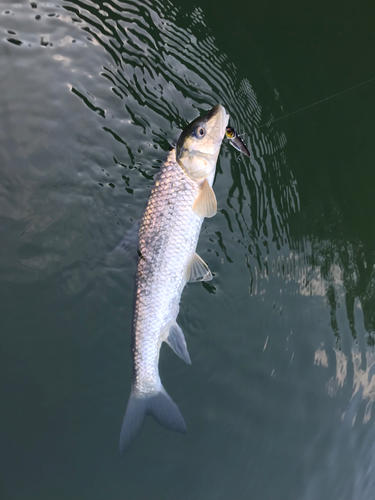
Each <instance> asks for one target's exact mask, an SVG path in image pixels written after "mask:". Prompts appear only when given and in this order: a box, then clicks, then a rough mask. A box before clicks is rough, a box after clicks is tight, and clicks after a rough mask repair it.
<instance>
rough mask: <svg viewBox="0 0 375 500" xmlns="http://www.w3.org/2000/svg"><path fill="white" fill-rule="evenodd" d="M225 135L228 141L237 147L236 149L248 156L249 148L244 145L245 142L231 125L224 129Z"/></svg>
mask: <svg viewBox="0 0 375 500" xmlns="http://www.w3.org/2000/svg"><path fill="white" fill-rule="evenodd" d="M225 135H226V137H227V139H229V143H230V144H231V145H232V146H233V147H234V148H235V149H237V151H240V152H241V153H243V154H245V155H246V156H248V157H249V158H250V153H249V150H248V149H247V147H246V144H245V143H244V142H243V140H242V139H241V137H240V136H239V135H238V134H237V132H236V131H235V130H234V128H232V127H227V128H226V130H225Z"/></svg>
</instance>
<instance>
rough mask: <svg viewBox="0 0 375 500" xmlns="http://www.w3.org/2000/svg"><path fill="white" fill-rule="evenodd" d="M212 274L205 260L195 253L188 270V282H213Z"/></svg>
mask: <svg viewBox="0 0 375 500" xmlns="http://www.w3.org/2000/svg"><path fill="white" fill-rule="evenodd" d="M211 280H212V274H211V271H210V269H209V267H208V265H207V264H206V263H205V262H204V260H203V259H202V258H201V257H199V255H198V254H197V253H195V254H194V255H193V257H192V259H191V260H190V262H189V264H188V267H187V269H186V281H211Z"/></svg>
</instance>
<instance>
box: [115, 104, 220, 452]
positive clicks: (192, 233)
mask: <svg viewBox="0 0 375 500" xmlns="http://www.w3.org/2000/svg"><path fill="white" fill-rule="evenodd" d="M228 120H229V115H228V113H227V112H226V110H225V108H224V106H222V105H221V104H217V105H216V106H215V107H213V108H212V109H211V110H210V111H209V112H208V113H207V114H206V115H204V116H201V117H198V118H196V119H195V120H194V121H192V122H191V123H190V124H189V125H187V126H186V127H185V129H184V130H183V131H182V133H181V135H180V137H179V139H178V141H177V143H176V147H175V148H174V149H172V150H171V151H170V152H169V154H168V156H167V159H166V161H165V162H164V164H163V165H162V166H161V168H160V170H159V172H158V173H157V175H156V176H155V183H154V186H153V188H152V190H151V194H150V197H149V199H148V202H147V205H146V208H145V210H144V213H143V216H142V219H141V221H140V225H139V233H138V250H137V253H138V263H137V271H136V276H135V286H134V305H133V323H132V345H131V352H132V360H133V372H132V384H131V390H130V397H129V401H128V404H127V407H126V411H125V416H124V419H123V423H122V427H121V433H120V443H119V449H120V454H121V455H123V454H124V453H125V451H126V450H127V449H128V448H129V446H130V445H131V444H132V443H133V441H134V440H135V438H136V436H137V435H138V433H139V431H140V429H141V427H142V425H143V422H144V419H145V417H146V416H147V415H151V416H152V417H154V418H155V419H156V420H157V422H158V423H159V424H160V425H161V426H162V427H165V428H167V429H170V430H173V431H177V432H180V433H185V432H186V424H185V421H184V419H183V417H182V415H181V412H180V410H179V408H178V406H177V405H176V403H175V402H174V401H173V400H172V399H171V397H170V396H169V394H168V393H167V391H166V390H165V389H164V387H163V385H162V383H161V380H160V376H159V368H158V364H159V353H160V348H161V346H162V344H163V342H165V343H167V344H168V345H169V346H170V347H171V348H172V350H173V351H174V352H175V353H176V354H177V355H178V356H179V357H180V358H182V359H183V361H185V362H186V363H187V364H191V360H190V356H189V353H188V349H187V345H186V340H185V337H184V334H183V332H182V329H181V327H180V326H179V325H178V323H177V321H176V320H177V315H178V312H179V303H180V298H181V293H182V290H183V289H184V287H185V285H186V283H188V282H199V281H209V280H211V279H212V273H211V271H210V269H209V267H208V265H207V264H206V263H205V262H204V261H203V259H202V258H201V257H199V255H198V254H197V253H196V246H197V243H198V238H199V233H200V231H201V226H202V222H203V219H204V217H213V216H214V215H215V213H216V211H217V201H216V197H215V193H214V191H213V189H212V184H213V181H214V176H215V171H216V162H217V159H218V155H219V152H220V147H221V143H222V140H223V139H224V137H225V129H226V126H227V124H228Z"/></svg>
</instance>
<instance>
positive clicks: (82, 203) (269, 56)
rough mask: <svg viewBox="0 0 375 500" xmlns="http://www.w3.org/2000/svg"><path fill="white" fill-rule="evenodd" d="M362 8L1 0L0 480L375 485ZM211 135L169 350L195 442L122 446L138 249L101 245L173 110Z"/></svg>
mask: <svg viewBox="0 0 375 500" xmlns="http://www.w3.org/2000/svg"><path fill="white" fill-rule="evenodd" d="M373 14H374V9H372V11H370V9H368V8H367V10H366V8H365V7H363V8H360V7H354V6H352V5H351V3H349V2H344V4H342V3H340V5H339V8H338V7H337V6H334V4H332V5H330V6H327V5H326V4H323V2H322V3H321V4H320V3H317V4H314V6H313V7H311V6H309V7H308V6H307V5H306V6H303V5H302V4H298V6H296V5H294V3H293V2H290V3H288V4H285V3H284V4H282V5H281V4H280V3H276V2H270V3H267V4H264V3H263V4H262V5H255V4H254V5H249V6H248V7H244V6H243V7H241V9H233V8H231V7H230V6H229V5H228V4H227V3H216V2H215V3H211V2H205V1H203V2H200V3H199V5H193V4H191V5H190V4H186V3H182V2H176V1H169V0H168V1H163V2H159V1H156V2H155V1H152V2H151V1H148V0H144V1H140V2H135V1H134V2H131V1H126V2H120V1H117V0H108V1H106V2H102V3H99V2H96V1H89V0H82V1H79V0H69V1H64V2H62V3H60V4H56V3H54V2H49V3H39V2H28V1H20V2H17V3H14V2H12V1H10V0H7V1H4V2H3V3H2V5H1V8H0V33H1V37H0V54H1V57H0V75H1V84H0V87H1V94H0V123H1V125H0V233H1V234H0V238H1V243H2V244H1V246H0V304H1V305H0V317H1V352H0V358H1V359H0V367H1V368H0V370H1V384H2V386H1V395H2V398H1V399H2V405H1V410H2V411H1V413H0V421H1V429H2V432H1V443H0V447H1V450H2V453H1V467H0V470H1V476H0V488H1V490H0V491H1V497H2V498H4V499H20V500H21V499H22V500H23V499H32V498H38V499H44V498H45V499H50V498H56V499H71V498H80V499H86V498H87V499H113V500H117V499H119V498H123V499H126V500H143V499H155V500H158V499H160V500H167V499H171V500H175V499H176V498H179V499H184V500H189V499H194V500H195V499H205V500H209V499H215V500H217V499H231V498H236V499H247V498H254V499H262V500H266V499H270V500H275V499H280V500H281V499H288V500H289V499H304V500H314V499H319V500H321V499H330V500H338V499H342V500H348V499H353V500H366V499H372V498H373V496H374V495H373V491H374V487H375V484H374V479H373V467H374V459H373V456H374V444H373V443H374V437H375V431H374V418H375V417H374V414H373V413H374V412H373V411H372V410H373V408H372V404H373V401H374V399H375V378H374V374H375V354H374V347H373V346H374V341H375V336H374V332H375V312H374V311H375V309H374V299H375V274H374V273H375V272H374V265H375V253H374V250H375V238H374V234H375V233H374V230H373V213H374V209H375V206H374V196H373V187H374V185H375V178H374V177H375V174H374V172H375V170H374V158H375V156H374V149H373V137H374V120H373V117H374V112H375V109H374V108H375V99H374V91H375V87H374V85H375V83H374V81H370V82H369V83H367V84H366V85H363V86H361V87H357V88H356V89H353V90H351V91H348V92H343V93H341V94H340V95H339V96H337V97H335V98H333V99H329V100H325V101H324V102H322V103H320V104H318V105H316V106H313V107H310V108H308V109H306V110H305V111H302V112H300V113H296V114H294V115H291V116H290V117H288V118H285V119H284V120H279V121H275V122H274V120H276V119H277V118H280V117H282V116H284V115H287V114H289V113H292V112H294V111H296V110H298V109H300V108H303V107H306V106H308V105H310V104H312V103H314V102H318V101H321V100H322V99H325V98H326V97H328V96H330V95H333V94H337V93H339V92H342V91H346V89H350V88H351V87H354V86H356V85H358V84H359V83H361V82H364V81H367V80H370V79H372V78H373V77H375V70H374V68H373V67H372V66H371V62H370V61H371V60H372V59H371V54H373V51H374V49H375V47H374V38H373V28H372V24H371V19H373ZM217 102H221V103H222V104H223V105H224V106H225V107H226V108H227V109H228V111H229V112H230V114H231V122H230V123H231V125H232V126H234V127H235V128H236V130H238V131H239V132H241V133H242V134H244V135H243V137H244V140H245V142H246V144H247V146H248V148H249V150H250V151H251V154H252V156H251V158H250V159H248V158H246V157H240V156H239V155H238V153H237V152H236V151H235V150H234V149H233V148H232V147H231V146H230V145H229V144H228V143H227V142H225V143H224V144H223V147H222V151H221V155H220V158H219V162H218V170H217V176H216V181H215V186H214V189H215V192H216V196H217V199H218V206H219V211H218V214H217V215H216V217H214V218H213V219H207V220H206V221H205V222H204V224H203V229H202V234H201V238H200V241H199V245H198V252H199V254H200V255H201V256H202V258H203V259H204V260H205V261H206V262H208V263H209V266H210V268H211V270H212V271H213V273H214V275H215V276H214V280H213V281H212V282H210V283H207V284H198V285H196V286H193V285H190V286H188V287H187V288H186V289H185V291H184V293H183V296H182V303H181V310H180V316H179V323H180V324H181V327H182V329H183V331H184V332H185V336H186V340H187V343H188V347H189V352H190V356H191V359H192V362H193V365H192V366H191V367H189V366H186V365H185V364H184V363H182V362H181V360H180V359H178V358H177V357H176V356H175V355H174V353H173V352H172V351H171V350H170V349H168V348H167V347H164V348H163V350H162V353H161V360H160V369H161V377H162V380H163V383H164V385H165V387H166V389H167V390H168V392H169V393H170V394H171V396H172V397H173V399H174V400H175V401H176V402H177V404H178V405H179V407H180V409H181V411H182V414H183V415H184V418H185V420H186V423H187V426H188V433H187V435H185V436H181V435H178V434H176V433H172V432H168V431H166V430H164V429H162V428H160V427H159V426H158V425H157V423H156V422H154V421H152V420H151V419H147V421H146V425H145V426H144V428H143V430H142V433H141V435H140V436H139V438H138V440H137V441H136V443H135V444H134V446H133V447H132V448H131V450H130V451H129V452H128V454H126V456H125V457H124V458H123V459H120V458H119V455H118V438H119V431H120V427H121V422H122V418H123V413H124V410H125V406H126V401H127V398H128V394H129V388H130V377H131V358H130V348H129V347H130V324H131V312H132V293H133V276H134V263H133V261H132V259H129V258H126V257H124V258H123V259H121V258H120V259H117V260H115V261H114V260H113V259H110V258H108V255H109V253H110V252H111V250H112V249H113V248H114V247H115V246H116V245H117V243H118V242H119V241H120V240H121V238H122V237H123V235H124V234H125V233H126V231H127V230H128V229H130V228H131V226H132V224H133V223H134V221H135V220H137V219H138V218H139V217H140V216H141V214H142V210H143V207H144V206H145V203H146V201H147V198H148V195H149V192H150V188H151V186H152V182H153V176H154V175H155V173H156V172H157V170H158V168H159V166H160V164H161V163H162V162H163V160H164V158H165V156H166V152H167V151H168V148H169V147H170V144H171V143H172V142H173V141H174V140H175V138H176V137H177V136H178V133H179V130H181V129H182V128H183V127H184V126H185V125H186V123H188V122H189V121H191V120H192V119H194V118H195V117H196V116H198V115H199V114H201V113H203V112H204V111H205V110H207V109H209V108H210V107H211V106H213V105H215V104H216V103H217Z"/></svg>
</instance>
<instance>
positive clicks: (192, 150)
mask: <svg viewBox="0 0 375 500" xmlns="http://www.w3.org/2000/svg"><path fill="white" fill-rule="evenodd" d="M228 120H229V115H228V114H227V112H226V110H225V108H224V106H222V105H221V104H217V105H216V106H215V107H214V108H212V109H211V110H210V111H209V112H208V113H207V114H206V115H204V116H200V117H199V118H196V119H195V120H194V121H192V122H191V123H189V125H187V126H186V127H185V129H184V130H183V131H182V133H181V135H180V137H179V139H178V141H177V145H176V159H177V161H178V163H179V164H180V166H181V167H182V168H183V169H184V171H185V173H186V175H187V176H188V177H190V179H192V180H194V181H196V182H200V181H202V180H203V179H206V178H209V180H210V182H211V183H212V180H213V177H214V174H215V169H216V161H217V157H218V156H219V151H220V146H221V142H222V140H223V139H224V137H225V130H226V126H227V125H228Z"/></svg>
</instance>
